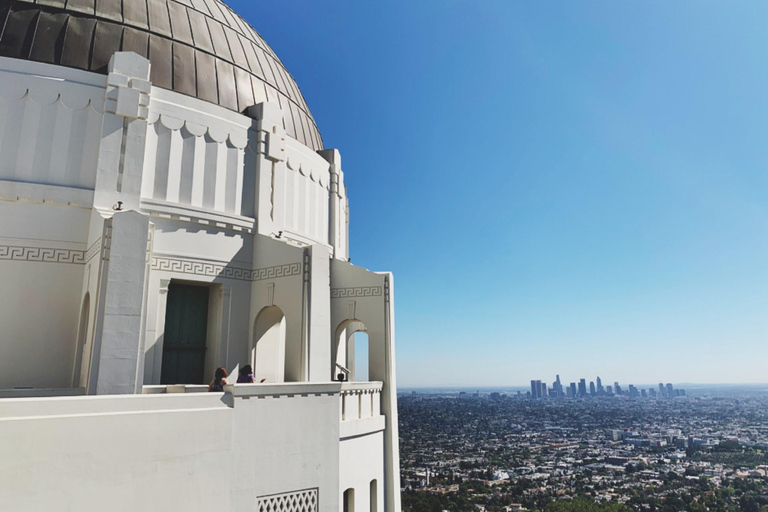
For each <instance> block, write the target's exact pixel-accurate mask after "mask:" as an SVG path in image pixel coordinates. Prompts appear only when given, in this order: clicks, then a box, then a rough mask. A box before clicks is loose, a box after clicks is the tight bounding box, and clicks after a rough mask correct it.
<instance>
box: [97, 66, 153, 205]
mask: <svg viewBox="0 0 768 512" xmlns="http://www.w3.org/2000/svg"><path fill="white" fill-rule="evenodd" d="M149 69H150V64H149V60H147V59H145V58H144V57H141V56H140V55H138V54H136V53H133V52H117V53H115V54H114V55H113V56H112V58H111V59H110V61H109V75H108V76H107V90H106V102H105V104H104V120H103V124H102V128H101V145H100V148H99V164H98V168H97V173H96V186H95V189H94V197H93V203H94V207H96V208H99V209H101V210H111V209H112V208H113V206H114V205H116V204H117V202H118V201H120V202H122V209H124V210H138V209H139V202H140V198H141V180H142V174H143V170H144V153H145V151H146V142H147V117H148V116H149V93H150V90H151V88H152V84H151V83H150V82H149Z"/></svg>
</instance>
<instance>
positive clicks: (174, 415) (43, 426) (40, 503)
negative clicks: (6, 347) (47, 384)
mask: <svg viewBox="0 0 768 512" xmlns="http://www.w3.org/2000/svg"><path fill="white" fill-rule="evenodd" d="M232 416H233V409H231V408H229V407H227V406H226V405H225V404H224V403H223V402H222V401H221V394H218V393H216V394H214V393H211V394H198V395H156V396H145V395H135V396H132V395H127V396H121V397H100V396H99V397H75V398H57V399H52V398H41V399H33V398H30V399H6V400H0V439H3V440H6V441H4V442H0V459H1V460H3V461H7V462H12V463H9V464H3V465H2V466H0V510H57V511H59V510H60V511H72V512H75V511H77V512H88V511H94V512H95V511H101V510H111V511H115V512H120V511H124V512H135V511H137V510H143V511H164V510H186V511H197V510H199V511H209V510H229V492H228V490H229V487H230V485H229V482H230V479H231V475H232V461H233V452H232V437H233V434H232V429H231V425H232ZM10 439H12V440H13V442H7V440H10Z"/></svg>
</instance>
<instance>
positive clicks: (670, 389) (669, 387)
mask: <svg viewBox="0 0 768 512" xmlns="http://www.w3.org/2000/svg"><path fill="white" fill-rule="evenodd" d="M667 398H675V388H674V387H673V386H672V384H667Z"/></svg>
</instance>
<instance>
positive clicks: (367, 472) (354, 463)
mask: <svg viewBox="0 0 768 512" xmlns="http://www.w3.org/2000/svg"><path fill="white" fill-rule="evenodd" d="M374 479H375V480H376V481H377V486H376V487H377V495H378V496H377V500H376V501H377V504H378V508H377V509H376V510H377V511H378V512H382V511H383V510H384V433H383V432H375V433H373V434H368V435H363V436H358V437H351V438H347V439H342V440H341V446H340V447H339V500H341V499H342V497H343V495H344V491H346V490H347V489H354V490H355V512H372V511H371V508H370V503H371V502H370V484H371V480H374Z"/></svg>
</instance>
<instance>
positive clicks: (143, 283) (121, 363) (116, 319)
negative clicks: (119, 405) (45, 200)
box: [93, 211, 151, 395]
mask: <svg viewBox="0 0 768 512" xmlns="http://www.w3.org/2000/svg"><path fill="white" fill-rule="evenodd" d="M105 232H106V236H107V240H106V242H105V244H104V245H105V255H104V256H103V266H102V274H101V283H100V289H99V305H98V308H97V311H96V314H97V324H96V330H95V336H94V354H93V359H94V363H95V364H94V373H95V389H94V391H95V393H96V394H98V395H112V394H133V393H141V387H142V383H143V381H144V339H145V338H144V337H145V333H146V329H145V322H146V308H145V304H146V294H147V277H148V274H149V268H148V267H149V261H148V259H149V258H148V253H149V252H150V251H151V247H150V245H149V238H150V224H149V219H148V218H147V217H145V216H143V215H141V214H140V213H138V212H134V211H129V212H120V213H117V214H115V215H114V216H113V217H112V218H111V219H109V220H108V221H107V229H106V230H105Z"/></svg>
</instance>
